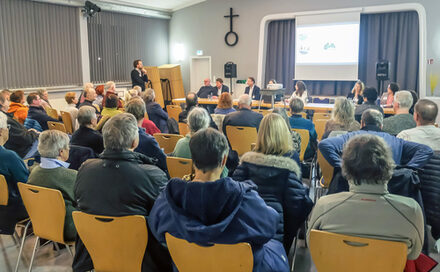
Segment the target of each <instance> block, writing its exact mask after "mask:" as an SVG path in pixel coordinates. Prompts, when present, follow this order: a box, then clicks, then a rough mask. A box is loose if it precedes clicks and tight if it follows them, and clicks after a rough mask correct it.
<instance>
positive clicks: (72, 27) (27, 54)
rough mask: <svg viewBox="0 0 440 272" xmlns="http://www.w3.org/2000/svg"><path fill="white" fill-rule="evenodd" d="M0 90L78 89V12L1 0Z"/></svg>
mask: <svg viewBox="0 0 440 272" xmlns="http://www.w3.org/2000/svg"><path fill="white" fill-rule="evenodd" d="M0 33H1V36H0V37H1V39H0V89H1V88H11V89H15V88H26V87H50V86H67V85H81V84H82V74H81V50H80V34H79V18H78V9H77V8H74V7H67V6H60V5H53V4H44V3H37V2H32V1H23V0H0Z"/></svg>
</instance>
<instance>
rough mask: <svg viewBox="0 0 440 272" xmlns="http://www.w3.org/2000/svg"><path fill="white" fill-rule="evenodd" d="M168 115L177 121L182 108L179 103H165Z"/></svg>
mask: <svg viewBox="0 0 440 272" xmlns="http://www.w3.org/2000/svg"><path fill="white" fill-rule="evenodd" d="M167 112H168V117H169V118H173V119H174V120H176V122H179V113H181V112H182V108H181V107H180V106H179V105H167Z"/></svg>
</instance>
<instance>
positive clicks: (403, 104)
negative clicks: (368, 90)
mask: <svg viewBox="0 0 440 272" xmlns="http://www.w3.org/2000/svg"><path fill="white" fill-rule="evenodd" d="M394 100H395V101H396V102H397V103H399V107H400V108H405V109H409V108H411V107H412V104H413V97H412V95H411V93H410V92H409V91H398V92H396V93H395V94H394Z"/></svg>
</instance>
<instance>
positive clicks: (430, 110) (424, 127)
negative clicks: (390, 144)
mask: <svg viewBox="0 0 440 272" xmlns="http://www.w3.org/2000/svg"><path fill="white" fill-rule="evenodd" d="M437 114H438V106H437V104H436V103H435V102H433V101H431V100H429V99H420V100H419V101H418V102H417V104H416V105H415V107H414V120H415V121H416V124H417V127H415V128H412V129H407V130H404V131H402V132H400V133H399V134H398V135H397V138H401V139H403V140H406V141H411V142H416V143H419V144H425V145H427V146H429V147H431V148H432V149H433V150H434V151H440V128H438V127H436V126H435V119H436V118H437Z"/></svg>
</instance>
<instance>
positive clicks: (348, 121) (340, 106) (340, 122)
mask: <svg viewBox="0 0 440 272" xmlns="http://www.w3.org/2000/svg"><path fill="white" fill-rule="evenodd" d="M354 110H355V106H354V105H353V103H351V102H350V101H349V100H348V99H347V98H345V97H338V98H336V100H335V106H334V107H333V110H332V117H331V119H330V120H328V121H327V123H326V124H325V131H324V135H323V136H322V138H323V139H325V138H327V137H328V136H329V134H330V133H331V132H332V131H356V130H360V129H361V125H360V124H359V122H358V121H356V120H355V118H354Z"/></svg>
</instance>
